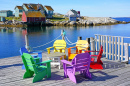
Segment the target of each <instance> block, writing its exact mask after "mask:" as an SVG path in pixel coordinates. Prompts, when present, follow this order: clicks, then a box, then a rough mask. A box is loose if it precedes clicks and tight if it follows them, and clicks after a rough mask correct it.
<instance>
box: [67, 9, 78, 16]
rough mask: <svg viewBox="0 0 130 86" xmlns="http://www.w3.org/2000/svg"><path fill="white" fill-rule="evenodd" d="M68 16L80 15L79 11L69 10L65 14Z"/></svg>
mask: <svg viewBox="0 0 130 86" xmlns="http://www.w3.org/2000/svg"><path fill="white" fill-rule="evenodd" d="M70 16H75V17H80V11H75V10H73V9H72V10H69V11H68V12H67V13H66V14H65V17H70Z"/></svg>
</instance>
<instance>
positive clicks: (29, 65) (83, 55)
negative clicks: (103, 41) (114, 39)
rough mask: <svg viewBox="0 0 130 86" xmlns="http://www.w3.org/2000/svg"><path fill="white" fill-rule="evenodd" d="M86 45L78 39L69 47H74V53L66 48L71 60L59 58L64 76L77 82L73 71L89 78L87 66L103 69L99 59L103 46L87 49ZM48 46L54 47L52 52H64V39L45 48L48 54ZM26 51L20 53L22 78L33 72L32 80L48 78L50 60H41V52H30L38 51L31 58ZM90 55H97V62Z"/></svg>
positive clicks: (30, 75) (49, 74) (85, 42)
mask: <svg viewBox="0 0 130 86" xmlns="http://www.w3.org/2000/svg"><path fill="white" fill-rule="evenodd" d="M61 41H62V42H61ZM88 47H89V44H88V42H87V41H86V40H79V41H78V42H77V44H76V46H75V47H71V48H76V53H71V48H68V60H72V62H69V61H67V60H61V62H63V68H64V77H66V78H67V76H68V77H69V78H70V80H72V81H73V82H75V83H77V81H76V78H75V72H80V73H82V74H83V75H84V76H86V77H88V78H90V79H91V74H90V72H89V67H90V68H92V69H103V67H102V64H103V63H102V61H101V56H102V52H103V47H102V46H101V49H100V51H89V50H88ZM50 48H54V52H64V53H65V49H66V42H65V41H64V40H56V41H55V42H54V44H53V47H49V48H47V50H48V54H50ZM21 50H23V49H21ZM90 52H99V54H98V55H89V53H90ZM27 53H29V52H28V51H27V50H26V52H24V53H23V52H22V53H21V56H22V60H23V63H24V66H25V69H26V72H25V74H24V76H23V78H28V77H32V76H33V75H34V74H35V76H34V78H33V82H36V81H39V80H42V79H43V78H44V77H45V76H47V78H50V77H51V66H50V62H51V60H48V61H44V62H42V60H40V59H42V52H31V53H38V56H36V55H33V56H34V57H37V58H32V56H31V55H30V54H27ZM91 56H97V62H94V58H91ZM39 57H40V58H39ZM43 63H44V64H46V66H43V65H41V64H43ZM67 64H69V65H70V66H67Z"/></svg>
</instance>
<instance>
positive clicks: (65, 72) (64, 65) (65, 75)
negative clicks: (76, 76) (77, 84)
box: [63, 63, 67, 78]
mask: <svg viewBox="0 0 130 86" xmlns="http://www.w3.org/2000/svg"><path fill="white" fill-rule="evenodd" d="M63 68H64V77H65V78H67V71H66V64H65V63H63Z"/></svg>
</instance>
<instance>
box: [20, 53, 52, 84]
mask: <svg viewBox="0 0 130 86" xmlns="http://www.w3.org/2000/svg"><path fill="white" fill-rule="evenodd" d="M39 59H40V58H32V56H31V55H30V54H27V53H23V55H22V60H23V63H24V65H25V69H26V72H25V73H24V76H23V79H24V78H30V77H32V76H33V75H34V74H35V75H34V78H33V81H32V82H33V83H34V82H37V81H40V80H42V79H43V78H44V77H45V76H46V75H47V78H50V77H51V65H50V62H51V60H48V61H43V62H39ZM34 60H36V62H34ZM43 63H46V66H43V65H41V64H43Z"/></svg>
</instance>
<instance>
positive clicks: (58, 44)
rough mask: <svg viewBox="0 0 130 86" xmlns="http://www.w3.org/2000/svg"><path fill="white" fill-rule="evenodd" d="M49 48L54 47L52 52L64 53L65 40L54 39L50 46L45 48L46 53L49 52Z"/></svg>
mask: <svg viewBox="0 0 130 86" xmlns="http://www.w3.org/2000/svg"><path fill="white" fill-rule="evenodd" d="M51 48H54V52H61V53H62V52H64V53H65V49H66V42H65V41H64V40H56V41H55V42H54V44H53V46H52V47H48V48H46V49H47V52H48V54H50V49H51Z"/></svg>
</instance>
